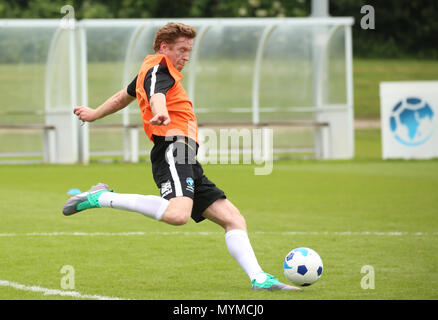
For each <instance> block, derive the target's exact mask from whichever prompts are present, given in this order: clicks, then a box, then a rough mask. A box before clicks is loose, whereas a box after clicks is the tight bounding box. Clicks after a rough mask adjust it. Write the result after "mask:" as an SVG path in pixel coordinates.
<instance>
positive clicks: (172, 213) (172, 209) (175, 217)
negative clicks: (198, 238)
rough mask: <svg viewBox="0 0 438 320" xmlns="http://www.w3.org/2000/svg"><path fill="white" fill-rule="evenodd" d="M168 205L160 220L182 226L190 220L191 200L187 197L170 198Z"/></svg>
mask: <svg viewBox="0 0 438 320" xmlns="http://www.w3.org/2000/svg"><path fill="white" fill-rule="evenodd" d="M169 202H170V203H169V206H168V207H167V209H166V211H165V212H164V214H163V217H162V218H161V221H163V222H166V223H168V224H171V225H174V226H182V225H184V224H186V223H187V222H188V221H189V220H190V216H191V213H192V207H193V200H192V199H190V198H188V197H177V198H173V199H170V201H169Z"/></svg>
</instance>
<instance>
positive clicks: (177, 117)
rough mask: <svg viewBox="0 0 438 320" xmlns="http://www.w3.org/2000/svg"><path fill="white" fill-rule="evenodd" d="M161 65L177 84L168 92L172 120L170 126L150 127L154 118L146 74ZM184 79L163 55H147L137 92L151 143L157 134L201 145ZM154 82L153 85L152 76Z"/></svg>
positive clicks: (169, 111) (167, 103)
mask: <svg viewBox="0 0 438 320" xmlns="http://www.w3.org/2000/svg"><path fill="white" fill-rule="evenodd" d="M159 65H164V66H167V68H168V70H169V73H170V75H171V76H172V78H173V79H174V80H175V83H174V85H173V86H172V87H171V88H170V89H169V90H168V91H167V92H166V107H167V111H168V113H169V117H170V124H169V125H167V126H157V125H151V124H150V122H149V121H150V120H151V119H152V118H153V116H154V115H153V114H152V110H151V106H150V104H149V100H148V95H147V93H146V91H145V88H144V83H145V77H146V74H147V73H148V71H149V70H151V68H154V67H156V66H159ZM155 70H156V68H155ZM182 77H183V76H182V74H181V72H179V71H178V70H177V69H176V68H175V67H174V66H173V64H172V62H171V61H170V60H169V58H168V57H167V56H166V55H164V54H154V55H148V56H147V57H146V58H145V59H144V61H143V64H142V66H141V68H140V71H139V73H138V77H137V85H136V90H135V91H136V96H137V102H138V106H139V107H140V112H141V117H142V119H143V127H144V131H145V132H146V135H147V136H148V138H149V139H150V140H151V141H152V142H154V139H153V136H154V135H155V136H162V137H166V136H185V137H188V138H191V139H193V140H194V141H196V143H198V145H199V142H198V122H197V120H196V116H195V113H194V112H193V105H192V102H191V101H190V99H189V97H188V95H187V93H186V91H185V90H184V88H183V86H182V84H181V79H182ZM152 83H154V79H153V75H152ZM150 95H151V96H152V95H153V93H150Z"/></svg>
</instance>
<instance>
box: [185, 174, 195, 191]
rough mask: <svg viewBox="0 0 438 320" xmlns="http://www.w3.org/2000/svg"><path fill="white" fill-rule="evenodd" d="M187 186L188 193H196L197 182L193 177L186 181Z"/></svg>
mask: <svg viewBox="0 0 438 320" xmlns="http://www.w3.org/2000/svg"><path fill="white" fill-rule="evenodd" d="M186 184H187V187H186V190H187V191H191V192H195V182H194V181H193V179H192V178H191V177H188V178H187V179H186Z"/></svg>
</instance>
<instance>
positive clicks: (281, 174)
mask: <svg viewBox="0 0 438 320" xmlns="http://www.w3.org/2000/svg"><path fill="white" fill-rule="evenodd" d="M356 154H357V159H355V160H352V161H298V160H297V161H278V162H275V163H274V170H273V172H272V174H271V175H268V176H255V175H254V173H253V172H254V170H253V169H254V166H252V165H207V166H205V171H206V174H207V176H208V177H209V178H210V179H212V180H213V181H215V182H216V184H217V185H218V186H220V187H221V188H223V189H224V190H225V191H226V193H227V195H228V198H229V199H230V200H231V201H232V202H233V203H234V204H235V205H236V206H237V207H238V208H240V210H241V212H242V214H243V215H244V216H245V217H246V220H247V225H248V232H249V236H250V239H251V240H252V244H253V247H254V250H255V252H256V254H257V257H258V259H259V262H260V264H261V266H262V267H263V268H264V269H265V271H267V272H270V273H272V274H274V275H276V276H277V277H278V278H279V279H281V280H283V281H286V280H285V278H284V276H283V274H282V272H283V271H282V260H283V258H284V256H285V255H286V254H287V253H288V252H289V251H290V250H291V249H293V248H296V247H300V246H306V247H310V248H313V249H315V250H316V251H317V252H318V253H319V254H320V255H321V257H322V259H323V262H324V272H323V275H322V277H321V279H320V280H319V281H318V282H317V283H316V284H314V285H312V286H310V287H306V288H304V290H302V291H301V292H255V291H252V290H250V282H249V280H248V278H247V276H246V275H245V274H244V272H243V271H242V270H241V269H240V267H239V265H238V264H237V262H236V261H235V260H234V259H233V258H232V257H231V256H230V255H229V253H228V251H227V249H226V247H225V241H224V233H223V231H222V230H221V229H220V228H219V227H218V226H216V225H215V224H213V223H211V222H209V221H204V222H202V223H200V224H195V223H194V222H192V221H190V222H189V223H188V224H187V225H185V226H181V227H173V226H168V225H165V224H164V223H160V222H156V221H153V220H150V219H147V218H145V217H143V216H142V215H140V214H137V213H132V212H122V211H116V210H111V209H93V210H89V211H88V212H82V213H79V214H77V215H75V216H71V217H64V216H63V215H62V213H61V208H62V206H63V204H64V202H65V201H66V199H67V197H68V196H67V191H68V190H69V189H70V188H73V187H77V188H80V189H81V190H86V189H87V188H89V186H91V185H92V184H95V183H97V182H99V181H102V182H105V183H108V184H109V185H110V186H111V187H113V188H114V189H115V190H116V191H118V192H123V193H142V194H157V193H158V190H157V189H156V187H155V186H154V183H153V180H152V174H151V167H150V164H149V163H140V164H124V163H113V164H98V163H93V164H91V165H88V166H80V165H71V166H70V165H27V166H22V165H3V166H0V177H1V179H0V217H1V220H0V221H1V226H0V252H1V253H0V256H1V259H0V284H2V285H0V299H37V300H38V299H80V298H74V297H69V296H61V295H60V293H59V292H57V293H58V294H54V295H44V294H43V292H33V291H29V290H30V289H29V288H30V287H32V286H37V287H40V288H47V289H54V290H62V289H61V279H62V278H63V277H64V276H65V274H62V273H61V268H62V267H63V266H65V265H70V266H72V267H73V268H74V271H75V273H74V279H75V288H74V290H75V291H77V292H79V293H81V294H83V295H98V296H104V297H118V298H123V299H147V300H150V299H160V300H161V299H170V300H181V299H184V300H186V299H188V300H197V299H208V300H210V299H211V300H222V299H224V300H234V299H239V300H240V299H242V300H254V299H255V300H270V299H272V300H283V299H284V300H300V299H306V300H314V299H315V300H319V299H323V300H325V299H340V300H347V299H348V300H350V299H353V300H354V299H361V300H362V299H384V300H386V299H430V300H434V299H437V298H438V289H437V288H438V271H437V270H438V259H437V256H436V252H437V250H438V218H437V217H438V195H437V192H436V190H438V161H436V160H431V161H383V160H380V134H379V131H378V130H375V129H373V130H358V131H357V132H356ZM77 232H79V233H81V234H76V235H75V234H74V233H77ZM365 265H370V266H372V267H373V268H374V272H375V288H374V289H363V288H362V287H361V280H362V278H363V277H364V276H366V275H367V274H365V273H361V269H362V267H363V266H365ZM12 283H15V284H20V285H24V286H26V287H20V288H21V289H20V288H17V287H13V286H12ZM26 288H27V289H26ZM35 288H36V287H34V289H35ZM52 293H53V292H52Z"/></svg>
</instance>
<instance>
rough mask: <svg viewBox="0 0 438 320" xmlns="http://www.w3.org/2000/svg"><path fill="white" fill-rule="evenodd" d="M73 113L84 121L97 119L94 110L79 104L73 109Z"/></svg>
mask: <svg viewBox="0 0 438 320" xmlns="http://www.w3.org/2000/svg"><path fill="white" fill-rule="evenodd" d="M73 112H74V114H75V115H77V116H78V118H79V120H82V121H84V122H85V121H86V122H93V121H94V120H96V119H97V114H96V110H94V109H91V108H88V107H83V106H79V107H76V108H74V109H73Z"/></svg>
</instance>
